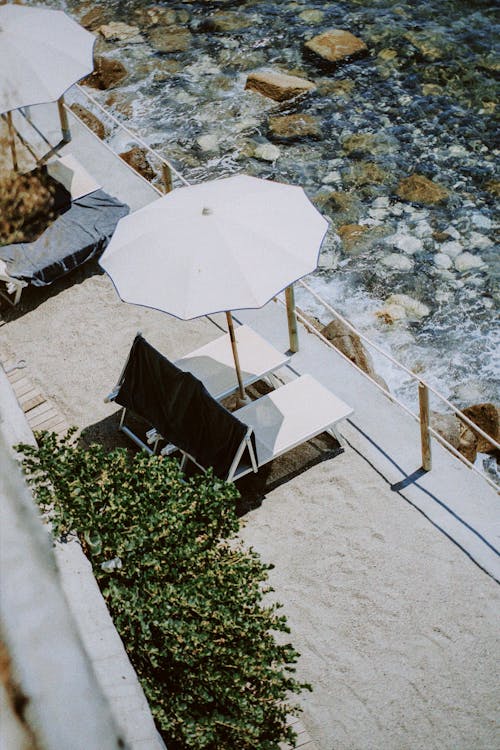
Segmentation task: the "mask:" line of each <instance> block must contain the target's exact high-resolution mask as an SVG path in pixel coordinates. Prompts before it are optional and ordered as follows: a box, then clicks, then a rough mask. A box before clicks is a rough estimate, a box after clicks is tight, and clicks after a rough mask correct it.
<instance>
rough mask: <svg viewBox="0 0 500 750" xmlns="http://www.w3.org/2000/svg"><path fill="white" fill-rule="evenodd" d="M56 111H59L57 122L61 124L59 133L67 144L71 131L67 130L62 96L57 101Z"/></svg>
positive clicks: (66, 117)
mask: <svg viewBox="0 0 500 750" xmlns="http://www.w3.org/2000/svg"><path fill="white" fill-rule="evenodd" d="M57 109H58V110H59V120H60V122H61V132H62V137H63V141H64V143H69V142H70V140H71V131H70V129H69V122H68V113H67V112H66V108H65V106H64V96H61V97H59V99H58V100H57Z"/></svg>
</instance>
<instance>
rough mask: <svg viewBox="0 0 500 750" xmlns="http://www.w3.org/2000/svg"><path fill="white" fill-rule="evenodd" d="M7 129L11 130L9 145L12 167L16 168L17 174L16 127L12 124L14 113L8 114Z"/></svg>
mask: <svg viewBox="0 0 500 750" xmlns="http://www.w3.org/2000/svg"><path fill="white" fill-rule="evenodd" d="M7 127H8V129H9V144H10V150H11V153H12V166H13V167H14V171H15V172H17V153H16V137H15V135H14V126H13V124H12V112H7Z"/></svg>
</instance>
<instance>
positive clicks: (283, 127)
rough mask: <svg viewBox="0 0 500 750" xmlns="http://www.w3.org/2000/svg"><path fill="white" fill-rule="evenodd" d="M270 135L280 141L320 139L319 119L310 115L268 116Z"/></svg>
mask: <svg viewBox="0 0 500 750" xmlns="http://www.w3.org/2000/svg"><path fill="white" fill-rule="evenodd" d="M268 125H269V133H270V135H271V137H273V138H276V139H278V140H281V141H297V140H300V139H301V138H315V139H321V138H322V137H323V134H322V132H321V128H320V126H319V121H318V119H317V118H316V117H313V116H312V115H305V114H301V115H281V116H279V115H278V116H275V117H270V118H269V122H268Z"/></svg>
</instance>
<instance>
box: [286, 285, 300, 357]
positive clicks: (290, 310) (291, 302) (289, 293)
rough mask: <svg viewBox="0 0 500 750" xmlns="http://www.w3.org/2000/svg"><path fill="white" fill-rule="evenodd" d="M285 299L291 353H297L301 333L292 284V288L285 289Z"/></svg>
mask: <svg viewBox="0 0 500 750" xmlns="http://www.w3.org/2000/svg"><path fill="white" fill-rule="evenodd" d="M285 299H286V315H287V318H288V339H289V341H290V351H291V352H293V353H295V352H298V351H299V332H298V330H297V315H296V314H295V292H294V290H293V284H290V286H287V288H286V289H285Z"/></svg>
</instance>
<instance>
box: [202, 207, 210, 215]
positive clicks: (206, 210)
mask: <svg viewBox="0 0 500 750" xmlns="http://www.w3.org/2000/svg"><path fill="white" fill-rule="evenodd" d="M201 213H202V214H203V216H210V215H211V214H213V211H212V209H211V208H209V207H208V206H205V207H204V208H203V209H202V211H201Z"/></svg>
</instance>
